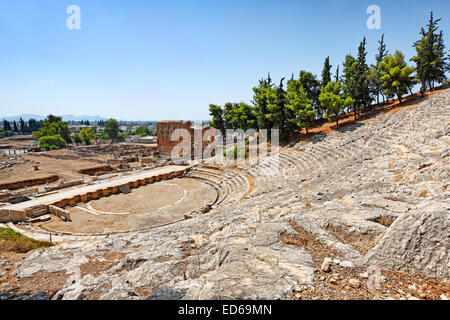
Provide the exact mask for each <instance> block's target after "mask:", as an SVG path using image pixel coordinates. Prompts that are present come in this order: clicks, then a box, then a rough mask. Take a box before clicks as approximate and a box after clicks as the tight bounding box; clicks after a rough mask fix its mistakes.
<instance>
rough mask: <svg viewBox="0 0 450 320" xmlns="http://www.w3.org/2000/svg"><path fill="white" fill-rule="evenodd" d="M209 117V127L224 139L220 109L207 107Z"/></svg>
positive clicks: (212, 105) (223, 123) (223, 122)
mask: <svg viewBox="0 0 450 320" xmlns="http://www.w3.org/2000/svg"><path fill="white" fill-rule="evenodd" d="M209 115H210V116H211V117H212V120H211V122H210V123H209V125H210V126H211V127H213V128H216V129H217V130H219V131H220V133H221V134H222V138H225V129H226V128H225V120H224V119H223V110H222V107H220V106H216V105H214V104H210V105H209Z"/></svg>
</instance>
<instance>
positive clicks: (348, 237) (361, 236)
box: [327, 225, 382, 255]
mask: <svg viewBox="0 0 450 320" xmlns="http://www.w3.org/2000/svg"><path fill="white" fill-rule="evenodd" d="M327 231H328V232H329V233H330V234H331V235H332V236H333V237H335V238H336V239H338V240H339V241H340V242H342V243H346V244H349V245H351V246H352V247H353V249H355V250H357V251H359V252H360V253H361V254H363V255H364V254H366V253H367V252H369V250H370V249H372V248H373V247H375V246H376V244H377V243H378V241H380V239H381V237H382V235H381V234H380V233H378V232H374V231H368V232H366V233H356V232H349V231H348V230H345V229H344V228H340V227H337V226H333V225H329V226H328V227H327Z"/></svg>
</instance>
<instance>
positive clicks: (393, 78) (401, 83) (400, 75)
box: [380, 50, 414, 103]
mask: <svg viewBox="0 0 450 320" xmlns="http://www.w3.org/2000/svg"><path fill="white" fill-rule="evenodd" d="M380 69H381V72H382V76H381V80H382V81H383V86H384V89H385V93H386V95H387V96H388V97H393V96H394V95H396V96H397V98H398V100H399V102H400V103H402V95H404V94H405V93H407V92H408V89H409V88H410V87H411V86H412V85H413V84H414V78H413V77H412V76H411V74H412V73H413V72H414V68H412V67H409V66H408V65H407V64H406V62H405V56H404V55H403V53H401V52H400V51H398V50H397V51H395V53H394V55H388V56H386V57H385V58H384V61H383V62H382V63H380Z"/></svg>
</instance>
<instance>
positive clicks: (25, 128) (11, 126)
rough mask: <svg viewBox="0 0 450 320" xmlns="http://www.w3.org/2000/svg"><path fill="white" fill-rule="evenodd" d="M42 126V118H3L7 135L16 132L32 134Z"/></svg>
mask: <svg viewBox="0 0 450 320" xmlns="http://www.w3.org/2000/svg"><path fill="white" fill-rule="evenodd" d="M41 126H42V120H40V121H37V120H36V119H29V120H28V121H24V120H23V119H22V118H20V119H19V121H18V122H16V120H13V121H12V122H10V121H8V120H6V119H3V135H4V136H6V137H9V136H12V135H13V134H14V133H17V134H30V133H32V132H33V131H36V130H39V128H40V127H41Z"/></svg>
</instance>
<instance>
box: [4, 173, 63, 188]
mask: <svg viewBox="0 0 450 320" xmlns="http://www.w3.org/2000/svg"><path fill="white" fill-rule="evenodd" d="M58 179H59V177H58V176H57V175H56V174H54V175H50V176H47V177H42V178H36V179H27V180H19V181H14V182H8V183H2V184H0V190H3V189H8V190H16V189H21V188H26V187H30V186H35V185H39V184H44V183H48V182H54V181H57V180H58Z"/></svg>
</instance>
